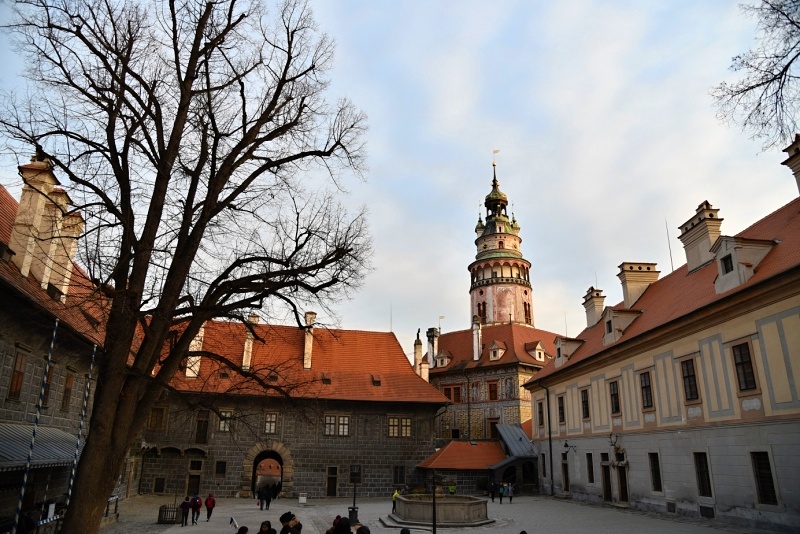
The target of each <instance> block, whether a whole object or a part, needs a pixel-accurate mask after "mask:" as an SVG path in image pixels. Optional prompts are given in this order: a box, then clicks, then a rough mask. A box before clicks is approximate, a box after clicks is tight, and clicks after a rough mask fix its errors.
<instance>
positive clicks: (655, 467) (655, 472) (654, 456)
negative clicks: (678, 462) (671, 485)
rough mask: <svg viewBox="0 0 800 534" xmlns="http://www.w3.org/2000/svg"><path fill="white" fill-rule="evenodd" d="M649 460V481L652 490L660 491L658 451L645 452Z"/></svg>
mask: <svg viewBox="0 0 800 534" xmlns="http://www.w3.org/2000/svg"><path fill="white" fill-rule="evenodd" d="M647 457H648V458H649V460H650V483H651V484H652V488H653V491H662V489H661V466H660V465H659V463H658V453H657V452H650V453H647Z"/></svg>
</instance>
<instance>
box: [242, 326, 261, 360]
mask: <svg viewBox="0 0 800 534" xmlns="http://www.w3.org/2000/svg"><path fill="white" fill-rule="evenodd" d="M258 321H259V317H258V315H256V314H254V313H253V314H250V315H248V316H247V323H248V324H249V325H251V326H255V325H257V324H258ZM253 339H254V336H253V333H252V332H251V331H250V329H249V328H245V333H244V352H243V353H242V371H249V370H250V366H251V363H252V360H253Z"/></svg>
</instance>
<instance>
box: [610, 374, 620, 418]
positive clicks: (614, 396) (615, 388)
mask: <svg viewBox="0 0 800 534" xmlns="http://www.w3.org/2000/svg"><path fill="white" fill-rule="evenodd" d="M608 392H609V394H610V396H611V413H612V414H616V413H619V382H617V381H616V380H615V381H614V382H609V384H608Z"/></svg>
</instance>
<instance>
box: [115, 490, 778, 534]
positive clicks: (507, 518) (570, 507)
mask: <svg viewBox="0 0 800 534" xmlns="http://www.w3.org/2000/svg"><path fill="white" fill-rule="evenodd" d="M173 502H174V499H173V498H170V497H155V496H149V495H148V496H137V497H133V498H130V499H128V500H126V501H125V502H123V503H121V504H120V516H119V522H117V523H114V524H111V525H108V526H107V527H105V528H103V529H102V530H101V533H102V534H145V533H151V532H169V534H212V533H213V534H231V533H232V532H233V530H232V529H231V528H230V518H231V517H233V518H235V520H236V522H237V523H238V524H239V525H247V526H248V527H249V528H250V534H255V533H256V532H257V531H258V527H259V525H260V524H261V522H262V521H264V520H269V521H272V526H273V527H274V528H276V530H280V523H279V522H278V517H279V516H280V515H281V514H282V513H284V512H287V511H291V512H293V513H294V514H295V515H297V517H298V519H299V520H300V521H301V522H302V523H303V534H324V533H325V531H326V530H327V528H328V527H329V526H330V525H331V522H332V521H333V518H334V517H336V516H337V515H341V516H343V517H347V515H348V510H347V509H348V506H352V504H353V502H352V500H348V499H320V500H309V501H308V503H307V504H305V505H300V504H298V501H297V499H279V500H277V501H273V502H272V505H271V507H270V510H265V511H260V510H259V509H258V506H257V505H256V502H255V500H249V499H218V501H217V508H216V509H215V510H214V513H213V515H212V517H211V520H210V521H208V522H206V520H205V515H206V512H205V509H203V511H202V512H201V515H200V522H199V524H197V525H189V526H187V527H181V526H180V525H159V524H157V519H158V508H159V506H161V505H163V504H173ZM356 504H357V506H358V510H359V511H358V516H359V519H360V520H361V522H362V523H364V524H366V525H368V526H369V527H370V530H371V531H372V533H373V534H398V533H399V530H398V529H397V528H389V527H385V526H384V525H383V524H382V523H381V522H380V519H381V518H382V517H383V518H386V517H387V516H388V514H389V512H390V511H391V507H392V503H391V499H389V498H387V499H365V500H361V501H358V502H357V503H356ZM488 511H489V517H490V518H493V519H495V523H492V524H490V525H487V526H483V527H475V528H466V529H461V528H459V529H450V528H447V529H442V528H439V529H437V530H439V531H441V532H442V533H444V534H467V533H473V534H483V533H489V532H491V533H493V534H494V533H497V534H519V532H520V531H522V530H525V531H526V532H527V533H528V534H534V533H537V532H547V534H560V533H564V534H577V533H583V532H591V533H592V534H625V533H628V532H635V533H648V534H650V533H653V534H675V533H681V534H683V533H686V534H715V533H718V532H733V533H738V534H755V533H764V532H769V531H763V530H754V529H746V528H736V527H729V526H724V525H719V524H715V523H711V522H707V521H704V520H687V519H681V518H677V517H668V518H667V517H664V516H658V515H650V514H645V513H640V512H634V511H630V510H624V509H617V508H610V507H599V506H591V505H583V504H579V503H576V502H573V501H564V500H559V499H554V498H551V497H541V496H516V497H514V503H513V504H508V503H507V502H504V503H503V504H502V505H501V504H499V503H498V502H494V503H492V502H490V503H489V506H488ZM426 530H430V529H423V528H413V529H411V532H412V534H417V533H423V532H426ZM184 531H186V532H184Z"/></svg>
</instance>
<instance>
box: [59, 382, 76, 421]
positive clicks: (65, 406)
mask: <svg viewBox="0 0 800 534" xmlns="http://www.w3.org/2000/svg"><path fill="white" fill-rule="evenodd" d="M74 383H75V375H73V374H72V373H67V376H66V377H64V395H63V396H62V397H61V411H62V412H66V411H67V410H69V403H70V401H71V400H72V386H73V385H74Z"/></svg>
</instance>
